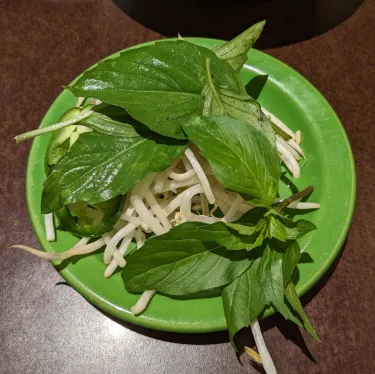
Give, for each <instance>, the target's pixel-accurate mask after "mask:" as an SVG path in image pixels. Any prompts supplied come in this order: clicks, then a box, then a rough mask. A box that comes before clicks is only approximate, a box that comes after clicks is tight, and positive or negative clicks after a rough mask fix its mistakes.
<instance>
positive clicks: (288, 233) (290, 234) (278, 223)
mask: <svg viewBox="0 0 375 374" xmlns="http://www.w3.org/2000/svg"><path fill="white" fill-rule="evenodd" d="M268 218H269V226H268V237H269V238H276V239H278V240H280V241H282V242H285V241H287V240H296V239H299V238H300V237H302V236H303V235H305V234H307V233H308V232H310V231H312V230H315V229H316V226H315V225H314V224H313V223H312V222H309V221H306V220H304V219H301V220H299V221H296V222H293V220H291V219H287V218H283V217H281V216H279V215H277V216H275V215H270V216H269V217H268Z"/></svg>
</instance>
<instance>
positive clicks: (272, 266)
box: [257, 240, 301, 323]
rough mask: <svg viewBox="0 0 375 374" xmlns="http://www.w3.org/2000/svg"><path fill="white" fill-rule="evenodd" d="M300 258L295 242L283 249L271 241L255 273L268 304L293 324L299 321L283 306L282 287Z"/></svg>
mask: <svg viewBox="0 0 375 374" xmlns="http://www.w3.org/2000/svg"><path fill="white" fill-rule="evenodd" d="M300 257H301V253H300V248H299V245H298V244H297V242H296V241H294V242H292V243H291V244H289V245H288V246H286V247H283V246H281V245H280V244H279V242H278V241H276V240H272V241H269V242H268V243H267V245H266V246H265V248H264V251H263V254H262V258H261V260H260V263H259V266H258V271H257V279H258V282H259V284H260V286H261V287H262V290H263V292H264V295H265V296H266V298H267V300H268V302H270V303H271V304H272V305H273V306H274V307H275V308H276V309H277V310H278V311H279V312H280V313H281V314H282V315H283V316H284V317H285V318H286V319H290V320H291V321H293V322H295V323H298V322H299V321H298V320H297V318H296V317H295V316H294V315H293V313H292V312H291V311H290V310H289V308H288V306H287V305H286V304H285V301H284V287H285V285H286V282H287V281H288V280H289V278H290V276H291V274H292V271H293V269H294V267H295V266H296V265H297V263H298V261H299V259H300Z"/></svg>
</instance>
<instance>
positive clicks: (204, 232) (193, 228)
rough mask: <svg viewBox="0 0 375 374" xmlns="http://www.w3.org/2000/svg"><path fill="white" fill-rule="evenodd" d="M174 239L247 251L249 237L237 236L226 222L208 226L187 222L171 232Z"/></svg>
mask: <svg viewBox="0 0 375 374" xmlns="http://www.w3.org/2000/svg"><path fill="white" fill-rule="evenodd" d="M170 235H173V238H177V239H195V240H200V241H202V242H214V243H217V244H219V245H221V246H223V247H226V249H228V250H241V249H245V248H246V246H247V245H248V244H247V237H245V236H243V235H239V234H237V233H236V232H235V231H233V230H231V229H230V228H229V227H227V225H226V224H225V223H224V222H216V223H212V224H206V223H201V222H185V223H183V224H181V225H178V226H176V227H175V228H173V230H171V234H170Z"/></svg>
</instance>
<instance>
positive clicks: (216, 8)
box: [113, 0, 363, 48]
mask: <svg viewBox="0 0 375 374" xmlns="http://www.w3.org/2000/svg"><path fill="white" fill-rule="evenodd" d="M113 1H114V3H115V4H116V5H117V6H118V7H119V8H120V9H122V10H123V12H124V13H126V14H127V15H128V16H130V17H131V18H133V19H134V20H135V21H137V22H139V23H141V24H143V25H144V26H146V27H148V28H150V29H151V30H154V31H156V32H158V33H160V34H162V35H165V36H169V37H176V36H177V33H180V34H181V35H182V36H201V37H211V38H219V39H226V40H228V39H231V38H233V37H234V36H236V35H238V34H239V33H241V32H242V31H244V30H245V29H247V28H248V27H250V26H251V25H252V24H253V23H255V22H258V21H261V20H263V19H266V20H267V26H266V28H265V30H264V33H263V34H262V37H261V38H260V40H259V42H258V44H257V48H273V47H278V46H282V45H287V44H291V43H295V42H298V41H302V40H306V39H309V38H311V37H313V36H315V35H318V34H321V33H323V32H325V31H327V30H329V29H331V28H333V27H334V26H336V25H338V24H339V23H341V22H343V21H344V20H345V19H346V18H348V17H349V16H350V15H351V14H352V13H354V11H355V10H356V9H357V8H358V7H359V6H360V4H361V3H362V2H363V0H346V1H337V0H304V1H300V0H267V1H265V0H231V1H227V0H204V1H201V0H178V1H176V0H158V1H155V0H113Z"/></svg>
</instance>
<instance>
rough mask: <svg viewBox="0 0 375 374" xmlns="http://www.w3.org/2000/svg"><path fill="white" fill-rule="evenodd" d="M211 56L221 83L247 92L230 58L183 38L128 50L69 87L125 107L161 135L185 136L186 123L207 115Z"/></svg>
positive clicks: (89, 71) (89, 72) (213, 66)
mask: <svg viewBox="0 0 375 374" xmlns="http://www.w3.org/2000/svg"><path fill="white" fill-rule="evenodd" d="M207 58H209V60H210V67H211V73H212V75H213V77H214V80H215V83H216V84H217V85H218V86H219V87H221V88H224V89H230V90H233V91H237V90H240V91H241V90H242V91H244V87H243V84H242V83H241V82H240V81H239V78H238V75H237V74H236V73H235V72H234V71H233V69H232V68H231V66H230V65H229V64H228V63H227V62H225V61H222V60H220V59H219V58H218V57H217V56H216V55H215V53H214V52H212V51H211V50H209V49H207V48H204V47H199V46H197V45H194V44H192V43H188V42H185V41H182V40H177V41H163V42H157V43H155V44H152V45H149V46H144V47H140V48H135V49H131V50H127V51H124V52H122V53H121V54H120V56H118V57H115V58H113V59H108V60H105V61H103V62H100V63H99V64H98V65H96V66H95V67H94V68H92V69H90V70H88V71H86V72H85V73H84V74H83V76H82V77H81V78H80V79H79V80H78V81H77V82H76V83H75V84H74V85H73V86H71V87H68V89H70V90H71V91H72V92H73V93H74V94H75V95H76V96H92V97H95V98H98V99H100V100H102V101H104V102H106V103H110V104H113V105H118V106H120V107H123V108H125V109H126V110H127V111H128V112H129V114H130V115H131V116H132V117H133V118H135V119H137V120H138V121H140V122H142V123H143V124H145V125H147V126H148V127H150V128H151V129H152V130H153V131H155V132H157V133H159V134H162V135H166V136H170V137H173V138H184V134H183V132H182V131H181V127H180V126H181V125H182V124H183V123H185V121H186V120H187V118H188V117H189V116H190V115H192V114H201V113H202V109H203V101H202V97H201V92H202V90H203V88H204V87H205V85H206V83H207V73H206V60H207Z"/></svg>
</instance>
